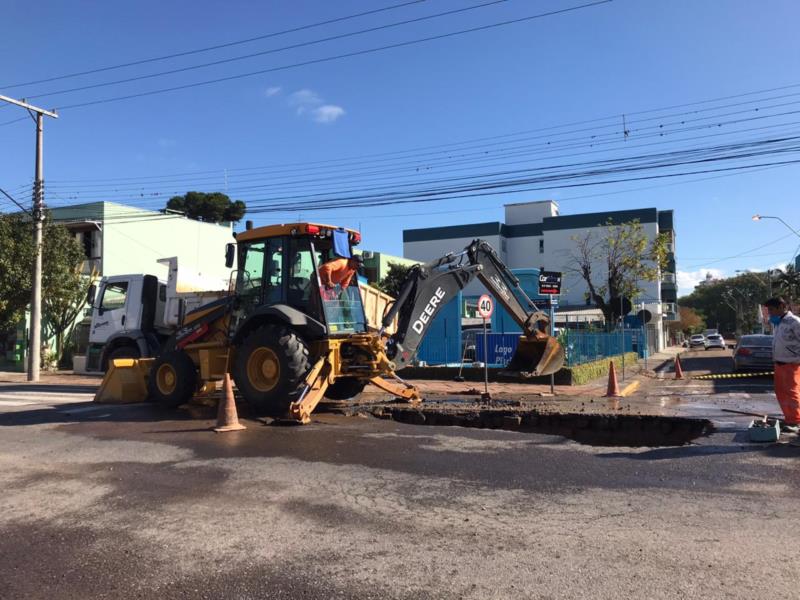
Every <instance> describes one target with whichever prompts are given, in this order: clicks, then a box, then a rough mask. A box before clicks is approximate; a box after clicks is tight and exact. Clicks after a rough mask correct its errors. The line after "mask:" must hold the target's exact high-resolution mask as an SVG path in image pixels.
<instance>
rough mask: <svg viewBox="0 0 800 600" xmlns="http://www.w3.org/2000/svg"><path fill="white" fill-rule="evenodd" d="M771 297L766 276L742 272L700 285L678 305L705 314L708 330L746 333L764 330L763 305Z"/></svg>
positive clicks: (680, 299)
mask: <svg viewBox="0 0 800 600" xmlns="http://www.w3.org/2000/svg"><path fill="white" fill-rule="evenodd" d="M768 295H769V288H768V283H767V275H766V273H742V274H740V275H737V276H735V277H729V278H728V279H721V280H719V281H714V282H712V283H708V284H703V285H699V286H697V287H696V288H695V289H694V291H693V292H692V293H691V294H689V295H688V296H684V297H682V298H679V299H678V304H680V305H681V306H686V307H689V308H693V309H695V310H696V311H698V312H699V313H701V314H702V315H703V316H704V317H705V320H706V324H707V325H708V327H715V328H716V327H718V328H719V329H720V331H722V332H724V333H734V332H735V333H736V334H742V333H750V332H752V331H760V330H761V326H760V323H759V305H760V304H761V303H762V302H764V300H765V299H766V298H767V296H768Z"/></svg>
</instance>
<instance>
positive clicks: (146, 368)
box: [94, 358, 155, 404]
mask: <svg viewBox="0 0 800 600" xmlns="http://www.w3.org/2000/svg"><path fill="white" fill-rule="evenodd" d="M154 360H155V359H153V358H117V359H115V360H112V361H111V363H110V364H109V366H108V371H106V375H105V377H103V383H101V384H100V389H99V390H97V393H96V394H95V395H94V401H95V402H101V403H104V404H131V403H133V402H144V401H145V400H147V377H148V375H149V373H150V367H151V365H152V364H153V361H154Z"/></svg>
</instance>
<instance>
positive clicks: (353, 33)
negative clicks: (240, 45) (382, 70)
mask: <svg viewBox="0 0 800 600" xmlns="http://www.w3.org/2000/svg"><path fill="white" fill-rule="evenodd" d="M504 2H508V0H490V1H489V2H484V3H483V4H476V5H474V6H466V7H463V8H457V9H454V10H448V11H444V12H440V13H436V14H432V15H425V16H422V17H416V18H413V19H406V20H404V21H397V22H394V23H387V24H385V25H377V26H375V27H368V28H366V29H360V30H358V31H351V32H347V33H340V34H337V35H332V36H328V37H324V38H320V39H316V40H309V41H306V42H298V43H296V44H291V45H289V46H283V47H281V48H271V49H269V50H262V51H260V52H251V53H249V54H243V55H240V56H232V57H229V58H223V59H220V60H215V61H211V62H207V63H201V64H197V65H189V66H186V67H179V68H176V69H170V70H168V71H160V72H158V73H148V74H146V75H136V76H134V77H127V78H125V79H117V80H116V81H106V82H103V83H94V84H90V85H83V86H79V87H74V88H69V89H63V90H56V91H52V92H44V93H41V94H35V95H33V96H29V98H31V99H35V98H44V97H46V96H56V95H60V94H68V93H72V92H81V91H84V90H91V89H96V88H102V87H108V86H112V85H120V84H123V83H131V82H134V81H142V80H145V79H152V78H154V77H163V76H165V75H175V74H176V73H184V72H187V71H194V70H197V69H204V68H206V67H214V66H217V65H223V64H228V63H232V62H238V61H241V60H245V59H248V58H255V57H257V56H266V55H268V54H275V53H277V52H284V51H286V50H296V49H298V48H305V47H307V46H314V45H317V44H322V43H325V42H332V41H336V40H341V39H346V38H349V37H354V36H357V35H363V34H366V33H374V32H376V31H382V30H385V29H391V28H393V27H401V26H403V25H409V24H411V23H420V22H422V21H429V20H431V19H436V18H439V17H445V16H450V15H454V14H458V13H463V12H467V11H471V10H476V9H479V8H485V7H487V6H493V5H495V4H502V3H504Z"/></svg>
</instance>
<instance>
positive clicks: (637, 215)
mask: <svg viewBox="0 0 800 600" xmlns="http://www.w3.org/2000/svg"><path fill="white" fill-rule="evenodd" d="M546 202H549V201H546ZM521 204H531V203H530V202H525V203H520V204H517V205H507V206H519V205H521ZM633 220H638V221H639V222H640V223H658V226H659V229H662V230H671V229H672V221H673V215H672V211H671V210H666V211H658V210H657V209H655V208H638V209H631V210H615V211H604V212H594V213H583V214H578V215H559V216H557V217H545V218H544V219H542V221H541V222H538V223H523V224H518V225H506V224H504V223H501V222H499V221H490V222H486V223H469V224H466V225H448V226H445V227H425V228H421V229H405V230H404V231H403V242H424V241H430V240H446V239H454V238H469V237H487V236H495V235H500V236H502V237H506V238H515V237H531V236H540V235H542V233H543V232H545V231H558V230H564V229H586V228H589V227H602V226H603V225H606V224H608V223H613V224H621V223H627V222H630V221H633Z"/></svg>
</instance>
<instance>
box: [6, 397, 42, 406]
mask: <svg viewBox="0 0 800 600" xmlns="http://www.w3.org/2000/svg"><path fill="white" fill-rule="evenodd" d="M32 404H36V402H31V401H24V400H4V399H2V398H0V406H31V405H32Z"/></svg>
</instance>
